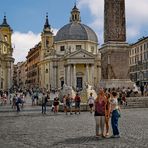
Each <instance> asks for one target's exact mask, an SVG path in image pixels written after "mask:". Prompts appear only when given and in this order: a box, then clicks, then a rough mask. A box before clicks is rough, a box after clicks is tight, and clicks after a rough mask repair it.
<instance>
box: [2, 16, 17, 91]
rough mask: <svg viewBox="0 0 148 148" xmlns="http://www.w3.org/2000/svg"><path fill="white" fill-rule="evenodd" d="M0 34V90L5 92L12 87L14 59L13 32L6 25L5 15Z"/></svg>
mask: <svg viewBox="0 0 148 148" xmlns="http://www.w3.org/2000/svg"><path fill="white" fill-rule="evenodd" d="M0 32H1V34H2V35H3V42H2V49H1V50H2V52H1V54H2V60H1V69H2V73H3V78H2V80H3V82H0V83H2V85H3V86H2V88H3V89H5V90H9V89H10V88H11V87H12V75H13V71H12V69H13V68H12V67H13V63H14V58H13V57H12V54H13V48H12V44H11V36H12V33H13V30H12V29H11V27H10V26H9V25H8V23H7V18H6V15H4V18H3V22H2V24H1V25H0Z"/></svg>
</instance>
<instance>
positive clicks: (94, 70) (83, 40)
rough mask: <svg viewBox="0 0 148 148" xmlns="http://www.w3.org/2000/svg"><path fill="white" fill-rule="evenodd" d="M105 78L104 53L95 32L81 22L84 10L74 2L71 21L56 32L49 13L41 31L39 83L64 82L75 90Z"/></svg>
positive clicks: (51, 86) (49, 85)
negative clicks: (99, 46)
mask: <svg viewBox="0 0 148 148" xmlns="http://www.w3.org/2000/svg"><path fill="white" fill-rule="evenodd" d="M100 79H101V56H100V53H99V50H98V38H97V36H96V34H95V32H94V31H93V30H92V29H91V28H90V27H88V26H86V25H84V24H82V23H81V19H80V11H79V9H78V8H77V7H76V5H75V6H74V8H73V9H72V11H71V16H70V22H69V23H68V24H66V25H64V26H63V27H62V28H61V29H60V30H59V31H58V32H57V34H56V36H53V33H52V31H51V27H50V25H49V23H48V16H46V22H45V25H44V29H43V32H42V35H41V56H40V63H39V85H40V86H41V87H42V88H46V89H51V90H55V89H59V88H61V87H62V86H63V84H65V85H67V86H71V87H72V88H73V89H74V90H76V89H80V90H82V89H83V88H85V85H86V84H90V85H92V86H97V85H98V83H99V81H100Z"/></svg>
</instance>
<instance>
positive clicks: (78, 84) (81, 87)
mask: <svg viewBox="0 0 148 148" xmlns="http://www.w3.org/2000/svg"><path fill="white" fill-rule="evenodd" d="M77 89H78V90H82V89H83V78H82V77H77Z"/></svg>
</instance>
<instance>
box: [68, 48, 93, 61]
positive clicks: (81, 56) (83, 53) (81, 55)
mask: <svg viewBox="0 0 148 148" xmlns="http://www.w3.org/2000/svg"><path fill="white" fill-rule="evenodd" d="M65 58H66V59H69V58H70V59H85V58H86V59H94V58H95V56H94V55H93V54H92V53H90V52H88V51H86V50H82V49H81V50H78V51H75V52H73V53H70V54H69V55H67V56H66V57H65Z"/></svg>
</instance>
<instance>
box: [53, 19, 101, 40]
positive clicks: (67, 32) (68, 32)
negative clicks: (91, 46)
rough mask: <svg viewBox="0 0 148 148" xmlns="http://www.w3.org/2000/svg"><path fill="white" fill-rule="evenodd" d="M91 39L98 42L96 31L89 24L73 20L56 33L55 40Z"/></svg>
mask: <svg viewBox="0 0 148 148" xmlns="http://www.w3.org/2000/svg"><path fill="white" fill-rule="evenodd" d="M63 40H90V41H94V42H98V38H97V35H96V33H95V32H94V31H93V30H92V29H91V28H90V27H88V26H86V25H84V24H81V23H76V22H72V23H69V24H67V25H65V26H63V27H62V28H61V29H60V30H59V31H58V32H57V34H56V36H55V41H63Z"/></svg>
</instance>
